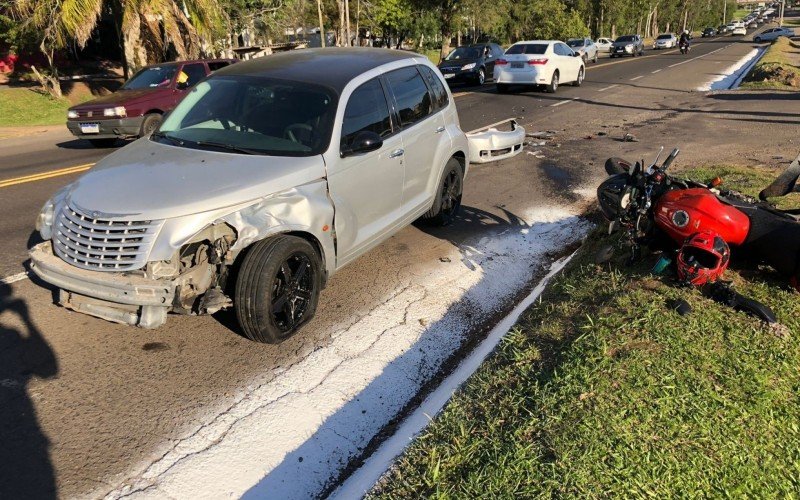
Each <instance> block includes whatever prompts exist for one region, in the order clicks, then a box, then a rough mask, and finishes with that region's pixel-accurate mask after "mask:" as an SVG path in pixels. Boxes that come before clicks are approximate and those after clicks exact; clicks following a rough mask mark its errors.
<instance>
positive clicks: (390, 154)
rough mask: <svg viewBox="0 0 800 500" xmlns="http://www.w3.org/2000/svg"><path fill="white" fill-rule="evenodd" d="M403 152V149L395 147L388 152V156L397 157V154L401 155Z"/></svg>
mask: <svg viewBox="0 0 800 500" xmlns="http://www.w3.org/2000/svg"><path fill="white" fill-rule="evenodd" d="M404 154H405V150H403V149H395V150H394V151H392V152H391V153H389V158H397V157H398V156H403V155H404Z"/></svg>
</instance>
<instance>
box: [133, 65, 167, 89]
mask: <svg viewBox="0 0 800 500" xmlns="http://www.w3.org/2000/svg"><path fill="white" fill-rule="evenodd" d="M177 69H178V66H177V65H175V64H165V65H163V66H152V67H149V68H143V69H141V70H139V72H137V73H136V74H135V75H133V77H132V78H131V79H130V80H128V81H127V82H125V85H123V86H122V88H123V89H127V90H136V89H150V88H156V87H166V86H167V85H169V82H171V81H172V77H173V76H175V71H176V70H177Z"/></svg>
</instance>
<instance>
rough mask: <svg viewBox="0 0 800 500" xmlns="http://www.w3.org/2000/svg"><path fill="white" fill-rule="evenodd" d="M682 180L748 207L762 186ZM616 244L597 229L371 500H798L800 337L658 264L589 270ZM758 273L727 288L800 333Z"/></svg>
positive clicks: (699, 174) (792, 307) (740, 274)
mask: <svg viewBox="0 0 800 500" xmlns="http://www.w3.org/2000/svg"><path fill="white" fill-rule="evenodd" d="M688 173H689V175H690V176H692V177H695V178H698V179H700V178H702V179H705V178H710V177H713V176H714V175H717V174H722V176H723V177H724V178H725V184H726V185H727V186H728V187H731V188H735V189H739V190H741V191H743V192H746V193H748V194H751V195H753V194H756V193H757V192H758V191H759V190H760V189H761V188H763V187H765V186H766V185H767V184H768V183H769V181H770V180H772V179H773V178H774V176H773V175H772V173H771V172H764V171H756V170H753V169H744V168H713V169H705V170H694V171H690V172H688ZM794 201H795V202H796V201H797V199H796V198H795V199H794ZM601 226H602V224H601ZM612 238H614V237H609V236H608V235H607V234H606V232H605V228H604V227H598V229H597V230H596V231H595V232H594V233H593V234H592V235H591V236H590V238H589V239H588V241H587V242H586V244H585V245H584V246H583V247H582V249H581V250H580V251H579V252H578V254H577V256H576V257H575V259H574V260H573V261H572V262H571V263H570V265H569V266H568V267H567V268H566V270H565V271H564V272H563V274H562V275H560V277H558V278H557V279H555V281H554V282H553V283H552V284H551V286H550V287H549V288H548V290H547V292H546V293H545V297H544V298H543V299H542V300H541V301H539V302H538V303H537V304H536V305H534V306H533V307H531V309H529V310H528V311H527V312H526V313H525V314H524V315H523V317H522V318H521V320H520V321H519V323H518V324H517V325H516V326H515V327H514V329H513V330H512V331H511V332H509V333H508V335H507V336H506V338H505V339H504V341H503V342H502V343H501V345H500V346H499V347H498V349H497V350H496V352H495V353H494V354H493V355H492V356H491V357H490V358H489V359H488V360H487V361H486V362H485V363H484V364H483V366H482V367H481V368H480V369H479V370H478V371H477V372H476V373H475V374H474V375H473V376H472V377H471V378H470V380H469V381H468V382H467V383H466V384H465V386H464V387H463V388H462V389H461V390H460V391H459V392H458V393H456V395H455V396H454V397H453V399H452V400H451V402H450V403H449V405H448V406H447V407H446V408H445V410H444V411H443V412H442V413H441V414H440V415H439V416H437V417H436V418H435V419H434V420H433V422H432V423H431V424H430V425H429V427H428V428H427V429H426V430H425V432H424V433H423V434H422V435H421V436H419V437H418V438H417V439H416V440H415V441H414V442H413V443H412V444H411V445H410V447H409V448H408V449H407V450H406V452H405V453H404V454H403V455H402V456H401V457H400V458H399V459H398V461H397V462H396V464H395V466H394V467H393V468H392V469H391V471H390V472H389V473H387V476H385V477H384V478H383V479H382V480H381V481H380V482H379V483H378V485H377V486H376V488H375V490H373V492H372V493H371V495H370V496H371V497H373V498H384V497H387V498H418V497H437V498H448V497H454V498H470V497H483V498H486V497H489V498H531V497H561V496H562V495H567V496H578V497H595V498H596V497H607V496H625V497H630V496H650V497H656V498H670V497H675V496H698V495H699V496H742V497H776V496H777V497H792V496H794V495H796V493H797V491H799V490H800V400H798V399H799V398H798V388H800V371H798V369H797V367H798V366H800V338H798V337H797V335H790V336H788V337H786V336H784V337H781V336H778V335H776V334H774V333H773V331H772V330H771V329H770V328H768V327H766V326H764V325H763V324H762V323H761V322H759V321H758V320H756V319H754V318H752V317H750V316H747V315H745V314H743V313H738V312H735V311H733V310H732V309H730V308H727V307H725V306H722V305H719V304H717V303H716V302H713V301H711V300H710V299H708V298H705V297H704V296H703V295H702V294H701V293H700V292H699V291H697V290H694V289H686V288H680V287H678V286H677V285H676V283H675V282H674V281H673V279H672V278H671V277H670V276H669V273H667V274H666V275H664V276H654V275H652V274H650V269H651V268H652V266H653V264H654V262H655V260H656V257H655V256H649V257H646V258H645V259H643V261H642V262H641V263H640V264H638V265H635V266H632V267H626V266H625V264H624V260H625V258H626V255H625V252H624V251H621V250H618V251H617V253H616V255H615V256H614V258H613V259H612V261H611V262H610V263H608V264H604V265H596V264H595V263H594V257H595V255H596V253H597V251H598V249H600V248H602V247H604V246H605V245H608V244H609V243H610V242H612V241H613V240H612ZM762 271H763V270H762ZM762 271H759V270H756V269H744V268H737V269H734V270H729V271H728V272H727V273H726V279H729V280H732V281H733V282H734V284H735V288H736V289H737V290H738V291H739V292H740V293H743V294H745V295H747V296H749V297H752V298H755V299H757V300H759V301H762V302H763V303H765V304H767V305H769V306H770V307H771V308H772V309H773V310H774V311H775V313H776V314H777V316H778V319H779V321H780V322H781V323H782V324H783V325H785V326H786V327H787V328H788V330H790V331H791V332H793V333H795V334H796V333H797V332H800V301H798V299H797V294H796V293H795V292H793V291H792V290H791V289H790V287H789V286H788V284H787V283H785V281H784V280H783V279H780V278H778V277H776V276H774V275H772V274H770V273H769V272H762ZM677 299H684V300H686V301H687V302H688V303H689V304H690V305H691V306H692V308H693V312H692V313H690V314H689V315H687V316H680V315H678V313H677V312H675V311H673V310H672V308H671V304H672V303H673V302H674V301H675V300H677Z"/></svg>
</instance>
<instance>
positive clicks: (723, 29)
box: [717, 24, 730, 35]
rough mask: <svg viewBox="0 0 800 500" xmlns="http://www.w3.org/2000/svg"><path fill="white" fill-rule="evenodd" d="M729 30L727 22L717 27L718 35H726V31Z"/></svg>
mask: <svg viewBox="0 0 800 500" xmlns="http://www.w3.org/2000/svg"><path fill="white" fill-rule="evenodd" d="M729 31H730V29H729V28H728V26H727V25H726V24H720V25H719V27H718V28H717V34H718V35H724V34H725V33H728V32H729Z"/></svg>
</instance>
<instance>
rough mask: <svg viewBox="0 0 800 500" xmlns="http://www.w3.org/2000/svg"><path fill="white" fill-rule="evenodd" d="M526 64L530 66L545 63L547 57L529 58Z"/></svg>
mask: <svg viewBox="0 0 800 500" xmlns="http://www.w3.org/2000/svg"><path fill="white" fill-rule="evenodd" d="M528 64H530V65H531V66H534V65H540V64H547V59H531V60H530V61H528Z"/></svg>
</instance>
